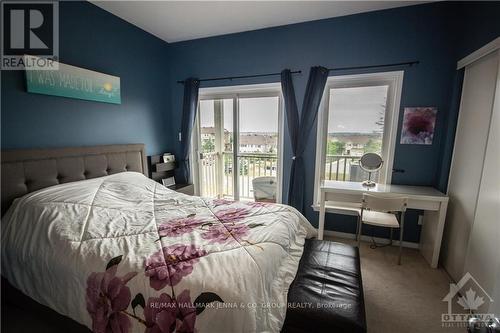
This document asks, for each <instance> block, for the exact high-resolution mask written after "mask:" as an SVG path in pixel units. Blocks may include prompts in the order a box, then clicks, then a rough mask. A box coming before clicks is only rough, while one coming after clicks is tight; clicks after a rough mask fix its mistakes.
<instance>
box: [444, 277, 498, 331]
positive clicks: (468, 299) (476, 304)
mask: <svg viewBox="0 0 500 333" xmlns="http://www.w3.org/2000/svg"><path fill="white" fill-rule="evenodd" d="M443 302H448V312H447V313H443V314H442V315H441V326H442V327H467V322H468V321H469V319H470V318H472V317H475V318H478V319H480V320H481V321H482V322H487V321H488V320H489V319H492V318H494V317H495V315H494V314H493V313H487V312H488V309H489V307H490V305H491V303H493V299H492V298H491V296H490V295H488V293H487V292H486V291H485V290H484V289H483V288H482V287H481V285H480V284H479V283H478V282H477V281H476V279H475V278H474V277H473V276H472V275H471V274H470V273H469V272H467V273H466V274H465V275H464V276H463V277H462V278H461V279H460V281H458V283H457V284H454V283H450V292H449V293H448V294H447V295H446V296H445V297H444V298H443Z"/></svg>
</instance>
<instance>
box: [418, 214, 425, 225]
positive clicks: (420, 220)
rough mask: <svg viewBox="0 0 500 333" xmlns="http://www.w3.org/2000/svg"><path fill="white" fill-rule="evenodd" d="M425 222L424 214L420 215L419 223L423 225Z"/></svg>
mask: <svg viewBox="0 0 500 333" xmlns="http://www.w3.org/2000/svg"><path fill="white" fill-rule="evenodd" d="M422 224H424V216H423V215H419V216H418V225H422Z"/></svg>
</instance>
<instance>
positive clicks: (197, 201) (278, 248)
mask: <svg viewBox="0 0 500 333" xmlns="http://www.w3.org/2000/svg"><path fill="white" fill-rule="evenodd" d="M4 220H5V221H2V235H1V236H2V244H1V246H2V271H3V272H4V273H5V275H6V277H7V279H8V280H9V281H10V282H11V283H12V284H13V285H14V286H15V287H16V288H18V289H20V290H21V291H23V292H24V293H25V294H26V295H28V296H30V297H32V298H34V299H35V300H36V301H38V302H39V303H41V304H44V305H47V306H49V307H51V308H52V309H54V310H56V311H58V312H59V313H61V314H64V315H66V316H68V317H70V318H72V319H74V320H76V321H78V322H80V323H82V324H84V325H86V326H88V327H90V328H91V329H92V330H93V331H94V332H97V333H107V332H112V333H132V332H140V333H143V332H146V333H165V332H169V333H170V332H200V333H205V332H218V333H219V332H222V333H223V332H256V331H259V332H262V331H269V332H279V330H280V328H281V325H282V324H283V321H284V317H285V313H286V306H285V307H283V304H285V305H286V294H287V289H288V287H289V286H290V284H291V282H292V280H293V278H294V276H295V272H296V269H297V267H298V262H299V260H300V256H301V254H302V250H303V242H304V238H305V237H312V236H313V235H314V233H315V231H314V229H313V228H312V226H311V225H310V224H309V222H308V221H307V220H306V219H305V218H304V217H303V216H302V215H300V213H298V212H297V211H296V210H294V209H293V208H291V207H288V206H285V205H277V204H269V203H259V202H248V203H246V202H236V201H232V200H228V199H206V198H199V197H192V196H186V195H183V194H180V193H177V192H174V191H171V190H168V189H167V188H165V187H163V186H162V185H160V184H158V183H155V182H154V181H152V180H150V179H148V178H146V177H144V176H143V175H141V174H137V173H131V172H124V173H120V174H116V175H112V176H107V177H102V178H97V179H92V180H86V181H81V182H75V183H68V184H61V185H57V186H54V187H49V188H46V189H43V190H42V191H40V192H39V193H34V194H29V195H27V196H25V197H23V198H22V199H20V200H18V201H17V202H16V203H15V204H14V205H13V207H11V209H10V210H9V212H8V213H7V214H6V216H5V217H4ZM14 221H15V223H14ZM68 221H71V223H68ZM14 226H15V228H14ZM28 240H29V241H28ZM27 260H29V261H30V262H33V263H34V264H33V265H29V266H27V265H25V264H24V263H25V262H26V261H27ZM38 263H41V264H40V265H38ZM49 267H50V269H48V268H49ZM34 275H38V276H41V277H42V278H41V279H37V280H33V279H29V278H24V277H25V276H26V277H29V276H34ZM55 285H57V286H58V288H57V290H54V288H53V286H55ZM266 304H277V305H278V306H272V307H266V306H265V305H266Z"/></svg>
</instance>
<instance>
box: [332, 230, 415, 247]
mask: <svg viewBox="0 0 500 333" xmlns="http://www.w3.org/2000/svg"><path fill="white" fill-rule="evenodd" d="M324 235H325V236H331V237H338V238H344V239H356V235H355V234H351V233H348V232H340V231H331V230H325V232H324ZM373 239H375V241H376V242H377V243H380V244H386V243H388V241H389V240H388V239H386V238H379V237H373ZM361 240H362V241H366V242H371V241H372V237H371V236H366V235H362V236H361ZM392 245H393V246H399V241H398V240H393V241H392ZM403 247H408V248H411V249H419V248H420V246H419V243H414V242H405V241H403Z"/></svg>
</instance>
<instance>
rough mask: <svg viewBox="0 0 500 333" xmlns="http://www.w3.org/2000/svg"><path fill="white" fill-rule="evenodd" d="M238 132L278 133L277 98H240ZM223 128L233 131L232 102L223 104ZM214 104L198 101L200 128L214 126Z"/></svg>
mask: <svg viewBox="0 0 500 333" xmlns="http://www.w3.org/2000/svg"><path fill="white" fill-rule="evenodd" d="M239 101H240V132H265V133H269V132H274V133H277V132H278V97H259V98H240V99H239ZM223 103H224V104H223V105H224V106H223V110H224V128H225V129H226V130H228V131H230V132H232V130H233V101H232V100H231V99H225V100H224V102H223ZM213 114H214V103H213V101H212V100H204V101H200V117H201V118H200V123H201V127H212V126H214V116H213Z"/></svg>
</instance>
